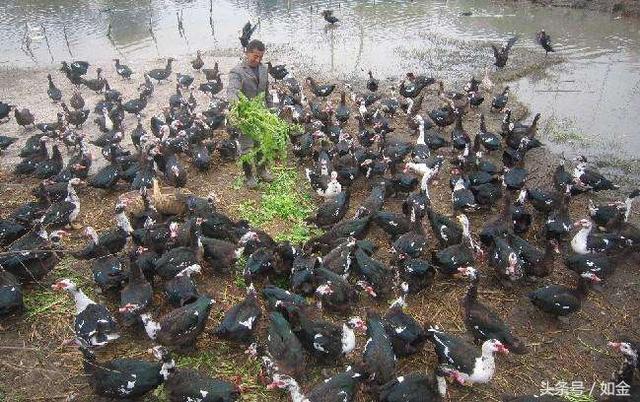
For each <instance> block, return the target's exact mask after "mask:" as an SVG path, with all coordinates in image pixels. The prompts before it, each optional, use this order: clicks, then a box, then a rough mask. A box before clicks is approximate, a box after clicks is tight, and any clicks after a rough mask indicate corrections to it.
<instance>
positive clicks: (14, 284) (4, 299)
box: [0, 269, 24, 318]
mask: <svg viewBox="0 0 640 402" xmlns="http://www.w3.org/2000/svg"><path fill="white" fill-rule="evenodd" d="M23 310H24V302H23V293H22V285H20V282H19V281H18V278H16V277H15V276H14V275H13V274H11V273H10V272H8V271H5V270H4V269H0V317H2V318H4V317H7V316H10V315H12V314H19V313H21V312H22V311H23Z"/></svg>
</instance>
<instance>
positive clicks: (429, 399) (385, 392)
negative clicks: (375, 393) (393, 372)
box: [378, 372, 443, 402]
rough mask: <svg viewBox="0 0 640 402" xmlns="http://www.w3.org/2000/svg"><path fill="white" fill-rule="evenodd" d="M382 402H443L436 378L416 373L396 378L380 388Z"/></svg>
mask: <svg viewBox="0 0 640 402" xmlns="http://www.w3.org/2000/svg"><path fill="white" fill-rule="evenodd" d="M379 390H380V395H379V397H378V398H379V401H380V402H441V401H442V400H443V399H442V396H441V395H440V394H439V393H438V385H437V382H436V380H435V378H434V376H433V375H432V376H428V375H427V374H425V373H421V372H414V373H409V374H406V375H402V376H399V377H396V378H394V379H393V380H391V381H389V382H388V383H386V384H384V385H382V386H381V387H380V389H379Z"/></svg>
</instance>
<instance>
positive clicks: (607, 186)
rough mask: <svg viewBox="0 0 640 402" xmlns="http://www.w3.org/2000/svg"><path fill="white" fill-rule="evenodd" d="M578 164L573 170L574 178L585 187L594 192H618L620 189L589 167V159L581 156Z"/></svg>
mask: <svg viewBox="0 0 640 402" xmlns="http://www.w3.org/2000/svg"><path fill="white" fill-rule="evenodd" d="M577 160H578V164H577V165H576V167H575V169H574V170H573V178H574V179H575V180H576V181H578V182H579V183H581V184H582V185H583V186H585V187H587V188H589V189H591V190H593V191H602V190H616V189H618V188H620V186H618V185H617V184H613V182H611V180H609V179H607V178H606V177H604V176H603V175H602V174H600V172H597V171H595V170H593V169H589V168H588V167H587V158H586V157H585V156H580V157H578V158H577Z"/></svg>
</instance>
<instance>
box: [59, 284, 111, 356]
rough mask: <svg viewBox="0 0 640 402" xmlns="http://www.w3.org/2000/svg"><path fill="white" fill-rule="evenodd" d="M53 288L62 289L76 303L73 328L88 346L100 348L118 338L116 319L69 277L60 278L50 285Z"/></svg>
mask: <svg viewBox="0 0 640 402" xmlns="http://www.w3.org/2000/svg"><path fill="white" fill-rule="evenodd" d="M51 288H52V289H53V290H57V291H60V290H64V291H66V292H67V293H69V294H70V295H71V296H72V297H73V298H74V299H75V303H76V314H75V323H74V330H75V333H76V337H77V338H80V339H81V340H82V341H84V343H85V344H86V345H87V347H89V348H100V347H103V346H105V345H107V344H108V343H109V342H112V341H115V340H116V339H118V338H120V334H118V331H117V326H116V321H115V319H114V318H113V316H112V315H111V313H110V312H109V310H108V309H107V307H105V306H104V305H102V304H97V303H96V302H94V301H93V300H91V299H89V298H88V297H87V295H85V294H84V292H83V291H82V290H80V289H78V287H77V286H76V284H75V283H74V282H73V281H71V280H70V279H61V280H59V281H57V282H56V283H54V284H53V285H51Z"/></svg>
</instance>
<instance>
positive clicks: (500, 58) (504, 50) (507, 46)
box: [491, 36, 518, 68]
mask: <svg viewBox="0 0 640 402" xmlns="http://www.w3.org/2000/svg"><path fill="white" fill-rule="evenodd" d="M517 40H518V37H517V36H514V37H512V38H510V39H509V40H508V41H507V43H504V44H503V45H502V46H501V47H500V48H498V47H497V46H496V45H494V44H493V43H492V44H491V48H492V49H493V57H494V58H495V62H494V63H493V65H494V66H496V67H498V68H503V67H504V66H506V65H507V60H509V51H510V50H511V48H512V47H513V45H514V44H515V43H516V41H517Z"/></svg>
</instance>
